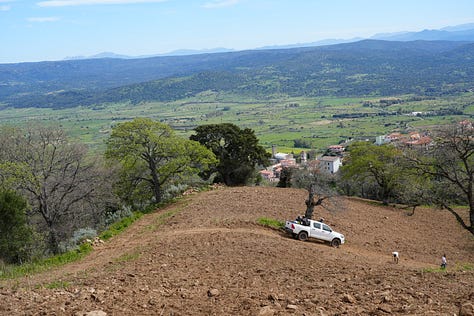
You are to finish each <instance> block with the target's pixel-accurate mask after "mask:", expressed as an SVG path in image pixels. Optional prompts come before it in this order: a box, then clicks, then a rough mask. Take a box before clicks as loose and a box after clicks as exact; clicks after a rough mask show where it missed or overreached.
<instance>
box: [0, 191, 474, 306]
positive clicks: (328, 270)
mask: <svg viewBox="0 0 474 316" xmlns="http://www.w3.org/2000/svg"><path fill="white" fill-rule="evenodd" d="M306 195H307V194H306V192H305V191H304V190H298V189H278V188H267V187H237V188H219V189H215V190H212V191H208V192H202V193H197V194H193V195H189V196H186V197H185V198H184V199H182V200H181V201H180V202H178V203H176V204H173V205H170V206H169V207H167V208H166V209H162V210H157V211H156V212H154V213H152V214H148V215H145V216H144V217H142V218H141V219H140V220H139V221H138V222H136V223H135V224H134V225H133V226H132V227H130V228H129V229H128V230H126V231H125V232H124V233H123V234H122V235H119V236H116V237H114V238H112V239H111V240H109V241H107V242H106V243H104V244H101V245H98V246H96V247H95V250H94V251H93V252H92V253H91V254H90V255H89V256H88V257H86V258H85V259H83V260H81V261H80V262H76V263H73V264H69V265H66V266H63V267H61V268H57V269H55V270H52V271H48V272H46V273H42V274H38V275H32V276H29V277H26V278H22V279H18V280H9V281H1V283H0V284H1V290H0V298H1V300H2V303H1V304H0V314H2V315H290V314H291V315H342V314H344V315H387V314H395V315H457V314H458V313H460V312H461V313H466V314H465V315H472V314H469V312H471V313H472V312H473V311H474V305H473V304H474V303H473V302H474V288H473V287H472V284H474V238H473V236H472V235H471V234H469V233H467V232H466V231H464V230H462V229H461V227H460V226H459V225H458V224H457V222H456V220H455V219H454V218H453V217H452V216H451V215H450V214H449V213H447V212H445V211H440V210H433V209H423V208H420V209H417V210H416V212H415V214H414V215H413V216H408V215H407V212H406V211H404V210H401V209H398V208H394V207H382V206H379V205H377V204H375V203H373V202H369V201H362V200H358V199H347V198H344V199H342V200H341V201H339V202H338V206H339V209H338V211H337V212H333V213H329V212H327V211H326V210H316V212H315V216H316V217H320V216H322V217H324V218H325V221H326V222H327V223H328V224H329V225H330V226H332V227H333V228H334V229H335V230H337V231H339V232H342V233H344V234H345V236H346V240H347V243H346V244H345V245H342V246H341V247H340V248H338V249H336V248H331V247H329V246H328V245H326V244H323V243H320V242H316V241H309V242H301V241H297V240H294V239H291V238H289V237H288V236H286V235H285V234H284V233H283V232H281V231H279V230H277V229H272V228H269V227H265V226H262V225H259V224H257V222H258V220H259V219H261V218H267V219H277V220H280V221H283V220H285V219H290V218H295V217H296V216H297V215H298V214H302V213H303V211H304V206H305V205H304V200H305V198H306ZM395 250H396V251H399V252H400V262H399V263H398V264H395V263H393V262H392V258H391V252H392V251H395ZM443 253H446V255H447V258H448V264H449V265H448V268H447V270H446V271H441V270H440V269H438V266H439V263H440V260H441V256H442V255H443ZM92 311H96V314H87V313H90V312H92Z"/></svg>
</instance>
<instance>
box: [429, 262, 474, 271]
mask: <svg viewBox="0 0 474 316" xmlns="http://www.w3.org/2000/svg"><path fill="white" fill-rule="evenodd" d="M473 270H474V264H472V263H456V264H454V265H453V266H449V265H448V267H447V268H441V267H438V268H424V269H422V270H421V272H423V273H444V272H463V271H473Z"/></svg>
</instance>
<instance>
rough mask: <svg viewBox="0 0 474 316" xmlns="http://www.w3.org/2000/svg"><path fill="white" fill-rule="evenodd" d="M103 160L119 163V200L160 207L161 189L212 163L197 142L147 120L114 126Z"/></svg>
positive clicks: (210, 154) (213, 159)
mask: <svg viewBox="0 0 474 316" xmlns="http://www.w3.org/2000/svg"><path fill="white" fill-rule="evenodd" d="M105 156H106V158H108V159H112V160H116V161H118V162H119V163H120V165H121V181H120V185H121V187H120V188H121V189H120V190H121V191H120V192H121V195H122V196H121V197H122V198H123V199H124V200H125V201H128V202H130V203H132V199H133V198H139V199H140V200H141V201H146V200H151V199H154V202H156V203H160V202H161V201H162V199H163V193H164V186H166V185H168V184H171V183H176V182H179V181H180V180H183V179H185V178H187V177H189V176H191V175H195V174H197V173H199V172H201V171H203V170H206V169H207V168H208V167H209V166H210V165H212V164H214V163H216V159H215V156H214V154H213V153H212V152H211V151H209V150H208V149H207V148H205V147H204V146H201V145H200V144H199V143H198V142H195V141H191V140H187V139H184V138H181V137H178V136H176V135H175V134H174V132H173V130H172V129H171V127H169V126H168V125H166V124H163V123H160V122H156V121H153V120H151V119H148V118H136V119H134V120H133V121H130V122H125V123H121V124H118V125H117V126H115V127H114V128H113V129H112V133H111V135H110V137H109V139H108V140H107V150H106V153H105Z"/></svg>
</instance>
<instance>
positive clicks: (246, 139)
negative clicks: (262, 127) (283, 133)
mask: <svg viewBox="0 0 474 316" xmlns="http://www.w3.org/2000/svg"><path fill="white" fill-rule="evenodd" d="M195 132H196V134H195V135H191V137H190V139H191V140H195V141H198V142H199V143H201V144H202V145H204V146H206V147H207V148H209V149H210V150H211V151H212V152H213V153H214V154H215V155H216V157H217V159H218V160H219V163H218V164H217V166H216V168H215V169H214V171H216V172H217V173H218V177H217V179H216V180H217V181H221V182H224V183H225V184H226V185H231V186H234V185H244V184H246V183H247V182H248V181H249V180H250V179H251V178H252V177H253V176H254V175H255V171H256V167H257V165H261V166H267V165H268V164H269V158H270V154H269V153H267V152H266V151H265V148H263V147H262V146H260V145H259V144H258V139H257V137H256V136H255V133H254V131H253V130H252V129H249V128H245V129H240V128H239V127H238V126H236V125H234V124H232V123H223V124H208V125H201V126H198V127H196V128H195Z"/></svg>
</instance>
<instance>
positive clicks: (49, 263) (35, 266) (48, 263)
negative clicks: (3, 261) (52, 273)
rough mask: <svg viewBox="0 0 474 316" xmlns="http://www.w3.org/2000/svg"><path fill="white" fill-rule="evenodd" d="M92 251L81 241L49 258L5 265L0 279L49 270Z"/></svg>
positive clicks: (0, 269) (90, 247)
mask: <svg viewBox="0 0 474 316" xmlns="http://www.w3.org/2000/svg"><path fill="white" fill-rule="evenodd" d="M91 251H92V246H91V245H90V244H88V243H83V244H82V245H80V246H79V248H77V249H74V250H71V251H68V252H65V253H63V254H60V255H56V256H53V257H50V258H46V259H42V260H37V261H34V262H30V263H25V264H22V265H19V266H16V265H6V266H3V267H1V268H0V279H14V278H18V277H23V276H26V275H29V274H34V273H38V272H42V271H46V270H49V269H51V268H53V267H57V266H60V265H64V264H66V263H69V262H73V261H77V260H79V259H81V258H83V257H85V256H86V255H87V254H89V253H90V252H91Z"/></svg>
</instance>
